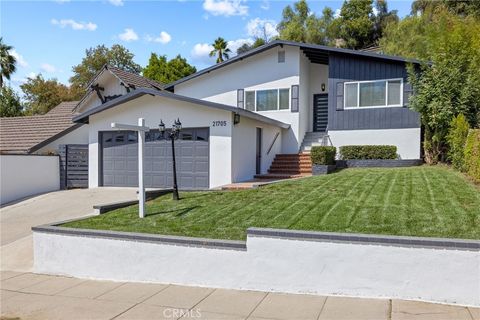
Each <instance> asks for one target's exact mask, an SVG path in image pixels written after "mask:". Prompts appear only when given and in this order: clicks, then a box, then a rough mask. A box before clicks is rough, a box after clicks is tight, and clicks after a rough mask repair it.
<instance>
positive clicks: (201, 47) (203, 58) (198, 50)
mask: <svg viewBox="0 0 480 320" xmlns="http://www.w3.org/2000/svg"><path fill="white" fill-rule="evenodd" d="M212 50H213V46H212V45H211V44H208V43H197V44H196V45H195V46H193V49H192V51H191V53H190V54H191V56H192V58H193V59H194V60H196V61H199V62H203V63H206V64H208V63H212V62H214V61H215V58H213V57H210V56H209V55H210V52H211V51H212Z"/></svg>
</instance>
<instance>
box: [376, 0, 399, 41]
mask: <svg viewBox="0 0 480 320" xmlns="http://www.w3.org/2000/svg"><path fill="white" fill-rule="evenodd" d="M375 9H376V11H377V12H376V14H375V17H374V22H375V25H374V33H373V39H374V41H375V43H377V44H378V41H379V40H380V39H381V38H382V36H383V33H384V30H385V28H386V27H387V26H388V25H389V24H392V23H397V22H398V21H399V20H400V19H399V18H398V15H397V10H392V11H389V10H388V4H387V1H386V0H377V1H376V2H375Z"/></svg>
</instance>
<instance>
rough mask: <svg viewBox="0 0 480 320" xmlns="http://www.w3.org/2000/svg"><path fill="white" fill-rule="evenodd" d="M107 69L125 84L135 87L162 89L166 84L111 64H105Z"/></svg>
mask: <svg viewBox="0 0 480 320" xmlns="http://www.w3.org/2000/svg"><path fill="white" fill-rule="evenodd" d="M104 68H105V69H107V70H110V71H111V72H112V73H113V74H114V75H115V76H117V78H119V79H120V81H122V82H123V83H124V84H125V85H127V86H129V87H131V88H133V89H135V88H138V87H140V88H149V89H157V90H161V89H162V88H163V87H164V85H163V84H162V83H160V82H157V81H155V80H151V79H147V78H145V77H143V76H141V75H139V74H136V73H133V72H128V71H125V70H123V69H120V68H117V67H112V66H109V65H106V66H104Z"/></svg>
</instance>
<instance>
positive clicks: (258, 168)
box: [256, 128, 262, 174]
mask: <svg viewBox="0 0 480 320" xmlns="http://www.w3.org/2000/svg"><path fill="white" fill-rule="evenodd" d="M256 140H257V155H256V156H257V157H256V160H257V163H256V174H261V173H262V172H261V171H262V128H257V139H256Z"/></svg>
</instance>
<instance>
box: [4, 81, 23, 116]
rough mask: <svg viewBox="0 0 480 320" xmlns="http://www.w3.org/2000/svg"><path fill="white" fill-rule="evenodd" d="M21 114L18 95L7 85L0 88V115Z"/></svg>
mask: <svg viewBox="0 0 480 320" xmlns="http://www.w3.org/2000/svg"><path fill="white" fill-rule="evenodd" d="M21 115H22V105H21V104H20V97H19V96H18V94H17V93H16V92H15V91H13V89H12V88H11V87H9V86H3V87H2V88H0V117H18V116H21Z"/></svg>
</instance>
